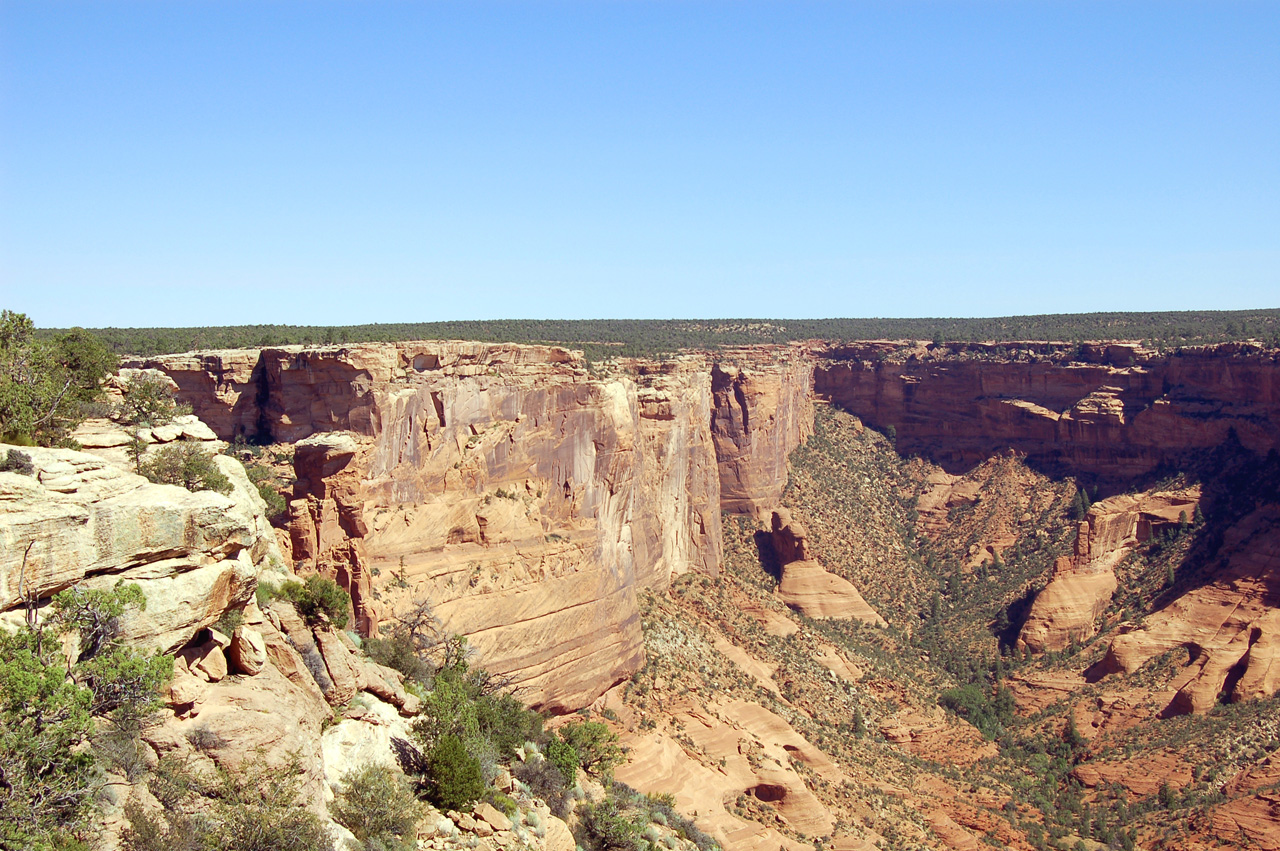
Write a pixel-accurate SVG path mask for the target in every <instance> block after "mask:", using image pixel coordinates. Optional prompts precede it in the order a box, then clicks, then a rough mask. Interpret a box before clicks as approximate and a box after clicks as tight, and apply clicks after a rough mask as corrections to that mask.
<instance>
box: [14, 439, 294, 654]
mask: <svg viewBox="0 0 1280 851" xmlns="http://www.w3.org/2000/svg"><path fill="white" fill-rule="evenodd" d="M6 449H7V447H6ZM21 451H22V452H24V453H26V454H27V455H28V456H30V458H31V460H32V463H33V465H34V467H35V471H34V473H33V474H32V475H29V476H28V475H20V474H18V473H0V611H3V612H9V613H11V614H10V617H12V618H16V617H19V616H20V612H19V610H20V609H21V608H22V607H23V606H24V605H26V604H27V603H28V602H30V603H32V604H34V605H36V606H37V607H40V606H42V605H44V604H46V603H47V602H48V599H49V597H51V596H52V595H53V594H56V593H57V592H59V591H61V590H63V589H65V588H69V587H70V586H72V585H74V584H84V585H85V586H86V587H91V588H93V587H106V586H109V585H113V584H115V583H116V582H118V581H126V582H137V583H138V584H139V585H140V586H141V587H142V589H143V592H144V593H145V594H146V596H147V607H146V609H145V611H140V612H134V613H132V614H130V615H128V616H127V617H125V618H124V620H123V622H122V629H123V636H124V638H125V639H126V640H129V641H131V642H133V643H136V644H141V645H147V646H154V647H157V648H160V649H164V650H168V651H173V650H176V649H177V648H179V647H181V646H183V645H184V644H186V643H187V642H188V641H189V640H190V639H191V638H192V637H193V636H194V635H195V634H196V633H197V632H198V631H199V630H201V629H203V628H204V627H207V626H209V625H210V624H212V623H213V622H214V621H216V620H217V619H218V618H219V617H220V616H221V615H222V613H223V612H224V611H226V610H227V609H228V608H232V607H237V606H241V605H243V604H244V603H245V602H247V601H248V600H249V599H250V598H251V597H252V595H253V591H254V588H255V587H256V584H257V579H258V576H259V575H260V574H261V573H262V572H263V571H267V570H280V569H282V568H283V564H282V561H281V558H280V556H279V549H278V547H277V546H276V543H275V536H274V534H271V535H267V534H264V532H263V528H262V527H263V525H264V523H265V521H263V520H262V516H261V515H262V504H261V497H259V496H258V494H257V492H256V491H254V489H253V488H252V486H251V485H250V484H249V482H248V479H247V478H246V476H245V473H244V468H243V467H241V466H240V465H239V464H238V463H236V462H235V461H234V460H232V459H230V458H222V459H220V464H221V467H220V468H221V469H222V470H223V472H224V473H228V474H230V476H231V477H232V479H233V484H234V486H235V489H234V490H233V491H232V494H231V496H223V495H222V494H219V493H214V492H211V491H203V492H200V493H191V492H190V491H187V490H185V489H183V488H180V487H176V486H174V485H156V484H152V483H151V482H149V481H147V480H146V479H144V478H143V477H142V476H138V475H135V474H133V473H130V472H128V471H126V470H122V469H119V468H118V467H116V466H114V465H113V464H111V463H110V462H108V461H105V460H103V459H101V458H97V457H95V456H93V455H89V454H86V453H83V452H75V451H72V450H67V449H41V448H35V447H28V448H23V449H21ZM254 500H257V502H256V503H255V502H254ZM268 528H269V527H268Z"/></svg>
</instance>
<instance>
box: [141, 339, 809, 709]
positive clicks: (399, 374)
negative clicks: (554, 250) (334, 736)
mask: <svg viewBox="0 0 1280 851" xmlns="http://www.w3.org/2000/svg"><path fill="white" fill-rule="evenodd" d="M259 357H260V363H259V364H258V366H257V367H255V370H256V371H246V369H245V368H244V365H243V364H240V365H239V366H236V364H231V366H228V364H229V363H230V360H229V355H228V353H216V352H215V353H203V354H199V355H182V356H171V357H166V358H158V359H151V360H148V361H145V362H139V363H138V364H136V365H137V366H147V367H156V368H161V369H164V370H166V371H167V372H168V374H170V375H171V376H172V377H173V378H174V380H175V381H176V382H177V384H178V385H179V387H180V390H179V396H180V398H182V399H183V400H184V401H188V402H190V403H191V404H192V405H193V406H194V407H195V409H196V410H197V412H199V413H201V415H202V416H204V418H205V419H206V420H207V421H208V422H210V423H211V424H213V425H214V426H215V428H217V429H219V431H220V433H222V429H231V431H232V432H233V433H248V434H250V435H257V436H259V437H263V436H269V437H270V438H273V439H285V440H298V441H299V442H298V443H297V445H296V452H295V474H296V477H297V484H296V486H295V493H294V500H293V502H292V504H291V506H290V523H289V537H290V549H291V554H292V557H293V560H294V563H295V564H296V565H297V569H298V570H299V571H300V572H304V573H305V572H308V571H316V572H320V573H322V574H324V575H327V576H330V577H332V578H334V579H336V580H337V581H338V582H339V583H340V584H342V585H343V586H344V587H346V588H348V589H349V590H350V591H351V594H352V598H353V601H354V604H355V611H356V621H357V626H358V627H359V628H360V630H361V631H362V632H365V633H369V632H372V631H374V630H376V628H377V626H378V624H379V620H380V619H381V618H385V617H386V616H388V615H390V614H393V613H394V611H395V610H396V609H397V608H399V607H404V606H408V605H411V604H413V603H414V602H415V601H418V600H422V599H429V600H430V601H431V602H432V603H433V604H434V605H435V608H436V612H437V614H438V615H440V616H441V618H442V619H443V620H444V622H445V626H446V627H447V628H449V629H451V630H460V631H462V632H464V633H465V634H466V635H467V636H468V638H469V640H470V642H471V644H472V645H473V646H474V647H476V648H477V649H478V650H479V652H480V659H481V661H482V663H483V664H485V665H487V666H488V667H490V668H491V669H493V670H495V671H497V672H499V673H513V674H518V676H517V679H518V680H519V684H520V685H521V686H522V687H523V688H525V689H526V693H527V694H528V696H529V699H531V700H532V701H533V702H534V703H536V704H538V705H544V706H548V707H552V708H555V707H569V706H576V705H582V703H583V702H589V701H590V699H592V698H594V696H595V695H597V694H599V693H600V691H602V690H603V689H604V688H607V687H608V686H609V685H611V684H612V683H614V682H616V681H618V680H619V679H620V678H622V677H625V676H626V675H627V674H628V673H630V671H632V670H634V669H635V668H636V667H637V666H638V665H639V664H640V663H641V661H642V651H641V649H640V642H639V630H638V621H637V615H636V609H635V593H636V591H637V589H639V588H655V589H662V588H665V587H666V584H667V582H669V580H670V578H671V577H672V576H673V575H679V574H681V573H684V572H688V571H691V570H694V571H700V572H704V573H708V574H711V575H714V574H715V572H716V571H717V570H718V568H719V560H720V529H719V525H720V512H719V507H720V473H719V468H718V466H717V462H716V452H717V445H716V443H715V441H714V440H713V435H712V427H711V423H712V421H713V415H712V414H713V401H714V399H715V398H716V397H715V396H714V394H713V392H712V387H711V383H712V382H711V373H710V369H709V367H708V365H707V364H706V361H705V360H704V359H703V358H701V357H698V356H691V357H684V358H679V359H676V360H674V361H670V362H665V363H661V364H647V363H635V364H632V365H631V366H630V368H629V374H627V375H619V376H615V377H606V378H595V379H593V378H591V377H590V376H588V375H587V373H586V370H585V368H584V364H583V362H582V361H581V359H580V357H579V356H577V355H575V354H574V353H570V352H567V351H565V350H563V349H557V348H550V347H536V346H498V345H484V344H472V343H404V344H387V345H368V346H345V347H337V346H334V347H322V348H316V349H306V350H303V349H301V348H284V349H267V350H263V351H262V352H261V353H259ZM237 363H239V362H237ZM246 381H251V382H256V387H257V390H256V391H255V393H254V394H250V393H249V392H248V390H247V387H248V385H247V384H245V383H244V382H246ZM251 395H252V399H250V396H251ZM228 406H230V408H231V410H228ZM771 419H772V417H771V416H770V415H768V414H767V412H766V413H762V414H761V422H765V423H767V422H769V421H770V420H771ZM253 424H256V426H254V427H256V429H257V430H256V431H254V430H253V429H252V428H251V425H253ZM770 429H773V427H772V426H770ZM237 430H238V431H237ZM773 431H778V429H773ZM773 431H769V434H768V436H767V439H766V438H762V439H761V445H762V446H764V445H768V446H772V445H773V444H774V443H778V446H779V447H780V451H782V453H783V454H782V455H781V456H780V457H779V458H778V459H775V461H774V463H773V468H776V469H774V471H773V472H774V474H775V475H777V474H780V475H781V476H782V481H785V452H786V451H787V450H788V449H789V448H790V446H788V445H786V444H785V443H779V442H778V440H779V439H780V438H775V436H774V434H773ZM785 431H786V429H781V431H778V433H779V434H782V432H785ZM792 431H794V429H792ZM753 433H754V432H753ZM225 436H231V435H230V434H225ZM792 445H793V444H792ZM779 471H780V473H779ZM757 478H760V477H757ZM776 485H777V487H780V486H781V483H780V482H779V483H776ZM375 573H376V574H378V575H380V577H381V579H380V581H379V582H378V583H377V588H376V594H377V595H378V596H381V597H382V602H377V601H376V600H375V583H374V581H373V577H374V575H375Z"/></svg>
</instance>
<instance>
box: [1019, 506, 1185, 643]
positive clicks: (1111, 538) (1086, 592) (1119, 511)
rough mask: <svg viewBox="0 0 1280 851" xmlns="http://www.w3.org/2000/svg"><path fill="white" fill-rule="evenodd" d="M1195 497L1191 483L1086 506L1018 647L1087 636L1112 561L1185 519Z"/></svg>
mask: <svg viewBox="0 0 1280 851" xmlns="http://www.w3.org/2000/svg"><path fill="white" fill-rule="evenodd" d="M1199 499H1200V492H1199V489H1198V488H1191V489H1188V490H1184V491H1177V492H1164V491H1160V492H1155V493H1143V494H1136V495H1135V494H1124V495H1121V496H1115V497H1112V498H1110V499H1106V500H1103V501H1101V502H1098V503H1097V504H1095V505H1094V506H1093V507H1092V508H1090V509H1089V513H1088V515H1087V516H1086V517H1085V519H1084V520H1083V521H1082V522H1081V523H1080V525H1079V527H1078V529H1077V531H1076V543H1075V552H1074V554H1073V555H1071V556H1064V557H1062V558H1060V559H1058V562H1057V563H1056V564H1055V565H1054V572H1053V577H1052V578H1051V579H1050V580H1049V584H1048V585H1047V586H1045V589H1044V590H1043V591H1041V592H1040V593H1039V594H1038V595H1037V596H1036V599H1035V602H1034V603H1032V606H1031V611H1030V613H1029V614H1028V615H1027V620H1026V623H1025V624H1024V625H1023V627H1022V632H1021V633H1020V634H1019V636H1018V644H1017V646H1018V649H1022V648H1028V647H1029V648H1030V649H1031V650H1032V651H1033V652H1036V653H1043V652H1045V651H1053V652H1056V651H1059V650H1062V649H1063V648H1065V647H1067V646H1068V645H1070V644H1071V643H1072V642H1074V641H1083V640H1085V639H1088V638H1091V637H1092V636H1093V635H1094V633H1095V632H1096V631H1097V620H1098V616H1099V615H1101V614H1102V612H1103V610H1104V609H1106V607H1107V604H1108V603H1110V602H1111V596H1112V595H1113V594H1114V593H1115V591H1116V586H1117V580H1116V574H1115V567H1116V565H1117V564H1119V563H1120V562H1121V560H1123V559H1124V557H1125V555H1127V554H1128V552H1129V550H1131V549H1132V548H1134V547H1136V546H1138V545H1140V544H1144V543H1146V542H1147V541H1149V540H1151V536H1152V534H1153V533H1154V532H1159V531H1161V530H1163V529H1169V528H1173V527H1176V526H1177V525H1178V524H1179V522H1183V523H1185V522H1187V521H1188V519H1189V518H1191V517H1192V516H1193V515H1194V514H1195V509H1196V505H1197V503H1198V501H1199Z"/></svg>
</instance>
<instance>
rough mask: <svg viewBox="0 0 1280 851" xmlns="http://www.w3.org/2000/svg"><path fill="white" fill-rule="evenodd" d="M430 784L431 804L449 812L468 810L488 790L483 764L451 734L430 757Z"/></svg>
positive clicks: (447, 735)
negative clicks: (484, 778) (483, 776)
mask: <svg viewBox="0 0 1280 851" xmlns="http://www.w3.org/2000/svg"><path fill="white" fill-rule="evenodd" d="M427 780H428V782H429V784H430V786H429V788H428V794H429V797H430V798H431V801H432V803H434V804H435V805H436V806H438V807H441V808H442V809H447V810H465V809H467V808H468V807H470V806H471V805H472V804H474V803H475V802H476V801H478V800H479V799H480V796H481V795H483V794H484V790H485V786H484V780H483V778H482V776H481V774H480V760H478V759H476V758H475V757H474V756H472V755H471V754H470V753H468V752H467V748H466V746H465V745H463V743H462V739H460V738H459V737H458V736H455V735H453V734H452V733H446V734H445V735H443V736H441V737H440V738H439V740H438V741H437V742H436V744H435V746H434V747H433V748H432V749H431V751H430V752H429V753H428V754H427Z"/></svg>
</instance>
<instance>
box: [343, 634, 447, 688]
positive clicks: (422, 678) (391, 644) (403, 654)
mask: <svg viewBox="0 0 1280 851" xmlns="http://www.w3.org/2000/svg"><path fill="white" fill-rule="evenodd" d="M361 646H362V647H363V649H364V652H365V653H366V654H367V655H368V656H369V658H370V659H372V660H373V661H375V662H377V663H378V664H379V665H386V666H387V667H388V668H394V669H395V670H397V671H399V672H400V673H402V674H404V675H405V677H406V678H407V679H410V680H413V681H414V682H417V683H421V684H422V685H430V684H431V675H432V673H433V672H434V671H435V669H434V668H433V667H432V665H431V663H430V662H428V661H427V660H426V659H424V658H422V656H421V655H419V653H418V649H417V648H416V647H415V646H414V644H413V641H412V640H411V639H410V638H409V637H408V636H407V635H404V634H402V633H396V632H393V633H392V634H391V635H390V636H389V637H387V638H366V639H365V640H364V643H363V644H362V645H361Z"/></svg>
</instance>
